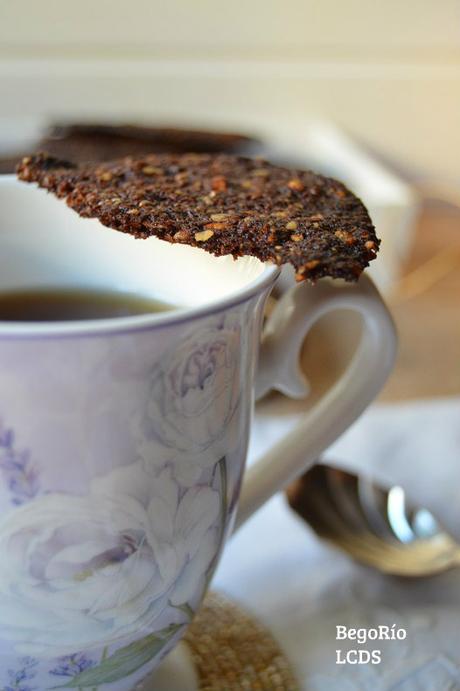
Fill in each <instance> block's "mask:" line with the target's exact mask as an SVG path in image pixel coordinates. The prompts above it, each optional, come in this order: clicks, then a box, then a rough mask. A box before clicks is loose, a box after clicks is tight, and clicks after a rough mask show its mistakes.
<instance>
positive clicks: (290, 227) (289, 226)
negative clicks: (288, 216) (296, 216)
mask: <svg viewBox="0 0 460 691" xmlns="http://www.w3.org/2000/svg"><path fill="white" fill-rule="evenodd" d="M284 227H285V228H286V230H297V221H289V223H286V225H285V226H284Z"/></svg>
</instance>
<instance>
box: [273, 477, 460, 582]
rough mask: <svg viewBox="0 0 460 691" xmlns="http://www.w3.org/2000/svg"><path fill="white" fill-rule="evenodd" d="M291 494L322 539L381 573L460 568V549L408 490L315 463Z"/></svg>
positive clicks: (425, 573) (409, 573)
mask: <svg viewBox="0 0 460 691" xmlns="http://www.w3.org/2000/svg"><path fill="white" fill-rule="evenodd" d="M286 494H287V498H288V501H289V504H290V506H291V507H292V508H293V509H294V510H295V511H296V512H297V513H298V514H299V515H300V516H301V517H302V518H303V519H304V520H305V521H307V523H308V524H309V525H310V526H311V528H313V530H314V531H315V532H316V533H317V535H318V536H319V537H321V538H322V539H324V540H327V541H328V542H330V543H332V544H334V545H335V546H336V547H338V548H340V549H341V550H343V551H345V552H347V554H349V555H350V556H352V557H353V558H355V559H356V560H357V561H360V562H362V563H364V564H367V565H368V566H372V567H374V568H376V569H378V570H379V571H382V572H384V573H388V574H393V575H398V576H430V575H433V574H435V573H440V572H442V571H445V570H446V569H448V568H452V567H454V566H460V545H459V544H458V543H457V542H456V541H455V540H454V539H453V538H452V537H450V535H449V534H448V533H447V532H446V531H445V530H444V529H443V528H442V526H441V525H440V524H439V522H438V521H437V520H436V518H435V517H434V516H433V515H432V514H431V513H430V512H429V511H427V510H426V509H423V508H419V507H414V506H411V505H410V504H409V503H408V502H407V498H406V495H405V492H404V490H403V489H402V487H399V486H395V487H391V488H390V489H388V490H387V489H383V488H382V487H379V486H378V485H376V484H375V483H374V482H373V481H371V480H370V479H369V478H366V477H361V476H359V477H358V476H356V475H352V474H350V473H347V472H345V471H343V470H339V469H337V468H332V467H331V466H327V465H315V466H313V468H312V469H311V470H309V471H308V472H307V473H305V475H303V476H302V477H301V478H300V479H299V480H297V481H296V482H294V483H293V484H292V485H290V486H289V487H288V489H287V492H286Z"/></svg>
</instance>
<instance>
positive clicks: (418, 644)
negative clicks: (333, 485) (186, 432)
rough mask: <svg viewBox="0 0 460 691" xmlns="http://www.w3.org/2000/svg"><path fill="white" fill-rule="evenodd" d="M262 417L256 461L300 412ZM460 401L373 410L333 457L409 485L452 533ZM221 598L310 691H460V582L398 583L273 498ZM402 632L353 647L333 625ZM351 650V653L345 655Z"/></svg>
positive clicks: (238, 548)
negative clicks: (372, 658) (249, 621)
mask: <svg viewBox="0 0 460 691" xmlns="http://www.w3.org/2000/svg"><path fill="white" fill-rule="evenodd" d="M291 408H292V406H291ZM288 409H289V406H285V407H284V410H283V414H282V415H280V411H278V414H277V413H276V410H275V407H273V406H272V407H270V406H265V407H264V408H263V410H262V413H263V414H261V411H259V415H258V416H256V420H255V425H254V429H253V436H252V441H251V458H252V460H253V459H254V457H256V456H257V455H259V454H260V453H262V452H263V451H264V449H265V448H267V447H268V446H270V444H272V443H273V442H274V441H276V440H277V439H278V438H279V437H280V436H281V435H282V434H283V433H284V432H285V431H286V430H287V429H288V428H289V427H290V426H292V425H293V424H295V422H296V417H297V416H298V411H297V412H293V413H292V414H288ZM459 423H460V399H446V400H433V401H423V402H414V403H407V404H401V405H385V406H384V405H376V406H374V407H372V408H371V409H369V411H367V412H366V413H365V414H364V415H363V416H362V417H361V418H360V420H358V422H356V423H355V425H354V426H353V427H352V428H351V429H350V430H349V431H348V432H347V433H346V434H345V435H343V437H342V438H341V439H340V440H339V441H338V442H337V443H336V444H334V446H333V447H332V448H331V449H330V450H329V451H328V452H327V453H326V454H325V458H327V459H329V458H331V459H334V460H341V463H342V464H343V466H344V467H347V468H352V469H353V470H355V471H360V470H361V469H365V470H366V472H367V473H369V472H370V473H371V474H372V475H374V476H375V477H379V478H381V479H382V480H386V481H388V482H389V483H391V484H393V483H398V484H401V486H403V487H404V488H405V489H406V490H407V491H408V492H409V494H410V495H411V497H412V498H413V499H414V501H416V503H417V504H420V505H425V506H426V507H427V508H429V509H430V510H431V511H432V512H433V513H434V514H435V515H436V516H437V517H438V518H440V519H441V520H442V521H443V522H444V523H445V525H446V526H449V528H450V529H451V530H452V532H454V530H455V529H457V532H458V528H457V526H458V525H459V524H460V509H459V507H458V504H459V502H457V501H456V495H457V493H458V490H459V488H460V482H459V480H460V453H459V451H460V424H459ZM212 587H213V588H218V589H221V590H223V591H225V592H226V593H227V594H229V595H230V596H231V597H233V598H235V599H236V600H237V601H240V602H241V603H243V605H245V606H246V607H247V608H248V609H249V610H250V611H251V610H252V611H253V612H254V613H255V614H256V615H257V616H258V617H259V618H260V619H261V620H262V621H263V622H265V624H266V625H267V627H268V628H269V629H270V630H271V631H272V632H273V634H274V635H275V636H276V638H277V640H278V641H279V643H280V644H281V645H282V647H283V648H284V650H285V651H286V653H287V655H288V657H289V659H290V660H291V663H292V664H293V667H294V669H295V671H296V673H297V676H298V679H299V681H300V685H301V689H302V690H303V691H460V649H459V646H458V630H459V626H460V575H459V572H458V570H451V571H449V572H446V573H443V574H441V575H439V576H436V577H432V578H428V579H401V578H400V579H397V578H391V577H386V576H383V575H382V574H380V573H378V572H376V571H373V570H371V569H368V568H365V567H362V566H359V565H358V564H356V563H354V562H352V561H351V560H350V559H349V558H348V557H347V556H346V555H344V554H342V553H341V552H339V551H336V550H334V549H332V548H330V547H329V546H328V545H326V544H325V543H323V542H321V541H319V540H318V539H317V537H316V536H315V535H314V534H313V533H312V531H311V530H310V529H309V528H308V526H307V525H306V524H305V523H304V522H303V521H301V520H300V519H299V518H298V517H297V516H296V515H295V514H294V513H293V512H292V511H291V510H290V509H289V508H288V506H287V504H286V502H285V500H284V498H283V496H282V495H278V496H276V497H274V498H273V499H272V500H271V501H270V502H268V503H267V504H266V505H265V506H264V507H262V509H261V510H260V511H259V512H258V513H256V514H255V515H254V516H253V517H252V518H251V519H250V520H249V521H248V522H247V524H245V525H244V526H243V527H242V528H241V530H240V531H239V532H238V533H237V534H236V535H235V536H234V537H233V538H232V539H231V540H230V542H229V544H228V546H227V548H226V550H225V553H224V555H223V559H222V562H221V564H220V566H219V569H218V573H217V574H216V578H215V579H214V581H213V584H212ZM392 624H395V625H396V626H397V627H403V628H404V629H405V630H406V631H407V638H406V639H405V640H404V641H383V642H382V643H381V644H380V643H378V642H369V643H367V644H366V645H365V646H356V643H353V642H352V641H345V642H342V641H337V640H336V628H335V627H336V626H337V625H345V626H347V627H356V628H359V627H367V628H369V627H375V626H378V625H388V626H391V625H392ZM344 643H345V645H344ZM353 647H364V648H366V649H368V650H372V649H376V648H381V649H382V662H381V664H379V665H369V664H367V665H361V666H359V665H344V666H339V665H336V650H337V649H338V648H342V649H344V650H349V649H352V648H353Z"/></svg>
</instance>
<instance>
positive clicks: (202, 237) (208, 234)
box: [195, 230, 214, 242]
mask: <svg viewBox="0 0 460 691" xmlns="http://www.w3.org/2000/svg"><path fill="white" fill-rule="evenodd" d="M213 235H214V233H213V231H212V230H200V231H199V232H198V233H195V240H196V241H197V242H206V240H209V239H210V238H212V236H213Z"/></svg>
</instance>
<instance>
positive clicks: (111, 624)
mask: <svg viewBox="0 0 460 691" xmlns="http://www.w3.org/2000/svg"><path fill="white" fill-rule="evenodd" d="M240 334H241V319H240V320H238V319H236V318H232V316H231V315H228V314H227V315H226V316H217V317H212V318H210V319H207V320H203V322H202V323H201V324H200V326H199V328H198V329H197V328H195V329H194V330H192V331H190V332H188V333H186V334H185V336H182V337H181V338H180V339H178V342H177V345H176V346H175V347H174V348H173V349H172V350H171V349H169V350H168V351H167V352H166V353H164V354H163V355H162V356H161V357H160V358H157V359H156V360H155V361H154V362H153V363H152V368H151V374H150V377H149V381H148V396H147V400H146V404H145V407H144V409H143V410H141V411H139V412H138V414H137V417H138V424H136V425H135V427H136V446H137V448H136V452H137V453H136V457H134V458H131V459H127V462H126V464H124V465H120V466H118V467H113V468H111V469H110V470H109V471H108V472H105V473H103V474H99V475H97V474H95V475H94V476H93V477H92V478H91V479H90V482H89V484H88V488H87V492H86V493H85V494H82V493H78V494H76V493H72V491H71V488H69V490H68V491H66V492H62V491H59V492H57V491H53V490H52V489H47V488H44V487H42V486H41V483H40V480H41V477H40V465H41V464H40V462H39V461H38V459H36V458H34V457H33V453H32V450H30V451H29V450H27V449H23V447H22V446H21V444H20V443H17V440H16V438H15V434H14V432H13V430H12V429H10V428H9V427H8V426H1V425H0V476H1V479H2V484H3V488H2V492H3V495H2V496H4V495H5V492H6V494H7V496H8V498H9V505H8V506H5V507H4V508H3V512H2V515H1V517H0V550H1V554H2V555H3V558H2V560H1V561H0V631H1V639H2V641H3V643H2V645H1V648H0V657H3V663H2V665H1V667H2V668H3V669H4V670H6V669H7V670H8V672H7V675H6V676H5V677H4V678H0V688H2V689H4V690H5V691H10V689H11V691H12V690H13V689H15V690H16V691H41V690H44V689H52V688H57V687H62V688H80V689H86V688H91V689H97V688H98V687H99V686H101V685H103V686H104V688H107V689H108V688H110V689H111V690H112V689H113V690H114V691H115V690H117V689H126V688H128V687H127V686H126V681H125V680H126V679H127V678H129V679H130V680H132V685H134V684H135V683H137V682H138V681H140V680H141V679H142V678H143V677H144V676H145V675H146V674H147V673H148V672H149V671H150V669H151V668H152V667H153V666H154V665H155V663H156V662H157V661H158V659H159V658H161V657H162V656H163V655H164V654H166V652H168V651H169V650H170V649H171V648H172V647H173V645H174V644H175V643H176V641H177V639H178V637H180V636H181V635H182V632H183V631H184V628H185V626H186V625H187V624H188V623H189V622H190V619H191V617H192V616H193V613H194V611H195V610H196V608H197V607H198V606H199V604H200V602H201V599H202V597H203V596H204V593H205V590H206V587H207V585H208V582H209V579H210V577H211V575H212V573H213V570H214V567H215V565H216V562H217V555H218V553H219V551H220V547H221V544H222V541H223V538H224V535H225V530H226V527H227V524H228V521H229V518H230V517H229V510H228V507H229V498H230V499H231V500H233V499H234V495H235V494H236V491H237V488H236V485H235V486H233V485H234V484H235V483H234V482H232V486H231V487H228V486H227V462H226V452H227V451H228V448H229V447H232V448H233V447H235V448H237V446H238V445H237V444H236V445H235V440H234V438H235V436H236V437H238V433H239V430H238V425H239V424H240V423H239V422H237V423H234V421H235V420H238V421H239V420H240V419H241V416H240V415H238V412H237V411H238V407H239V405H240V399H239V393H238V392H239V391H240V390H241V385H240V383H239V379H240V376H241V373H240V360H239V356H240V348H241V343H240V339H241V336H240ZM216 413H217V414H216ZM17 436H18V437H19V436H20V434H18V435H17ZM243 460H244V459H243V458H242V459H241V461H240V465H241V468H242V465H243ZM188 463H190V467H188ZM2 501H3V500H2ZM232 508H233V501H232Z"/></svg>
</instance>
